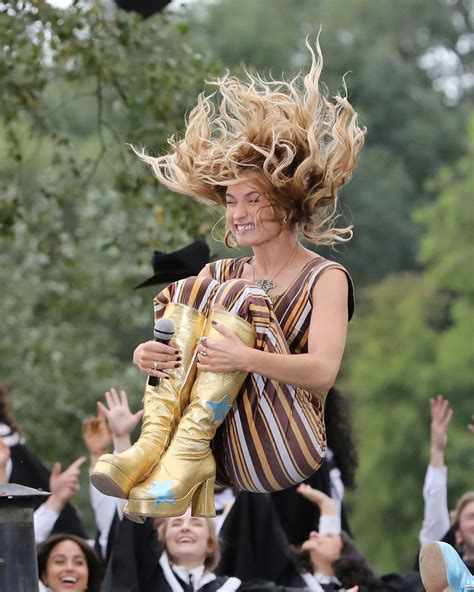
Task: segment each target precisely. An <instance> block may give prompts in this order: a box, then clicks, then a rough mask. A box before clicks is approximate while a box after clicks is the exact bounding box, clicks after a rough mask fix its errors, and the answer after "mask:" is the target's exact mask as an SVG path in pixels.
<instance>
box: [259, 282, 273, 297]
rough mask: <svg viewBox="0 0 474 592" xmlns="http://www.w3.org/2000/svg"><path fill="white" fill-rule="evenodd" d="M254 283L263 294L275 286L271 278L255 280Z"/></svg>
mask: <svg viewBox="0 0 474 592" xmlns="http://www.w3.org/2000/svg"><path fill="white" fill-rule="evenodd" d="M255 283H256V284H257V286H258V287H259V288H261V289H262V290H263V291H264V292H265V294H268V292H269V291H270V290H273V288H274V287H275V286H276V284H275V283H274V282H272V280H257V281H256V282H255Z"/></svg>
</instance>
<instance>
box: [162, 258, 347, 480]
mask: <svg viewBox="0 0 474 592" xmlns="http://www.w3.org/2000/svg"><path fill="white" fill-rule="evenodd" d="M249 260H250V259H249V258H239V259H223V260H220V261H216V262H214V263H211V264H209V266H208V268H209V271H210V273H211V275H212V277H213V278H214V280H210V279H209V278H188V279H186V280H182V281H180V282H176V283H175V284H171V285H170V286H168V288H166V289H165V290H164V291H163V292H162V293H160V294H159V295H158V296H157V297H156V299H155V317H156V318H159V316H161V314H162V311H163V310H164V307H165V306H166V304H167V302H169V301H170V300H173V301H175V302H176V301H178V302H183V303H186V304H189V305H191V306H194V307H195V308H198V309H200V310H202V312H204V314H207V312H208V310H209V308H210V307H211V306H212V304H213V303H219V304H221V305H223V306H224V307H225V308H226V309H227V310H229V311H230V312H232V313H233V314H237V315H239V316H241V317H242V318H244V319H246V320H247V321H249V322H251V323H252V324H253V325H254V327H255V329H256V336H257V342H256V347H257V348H258V349H261V350H263V351H267V352H270V353H280V354H282V353H292V354H298V353H305V352H307V347H308V332H309V323H310V318H311V308H312V302H311V301H312V289H313V287H314V285H315V283H316V282H317V281H318V278H319V277H321V275H322V274H323V273H324V272H325V271H326V270H327V269H333V268H340V269H343V270H344V268H342V267H341V266H340V265H339V264H337V263H333V262H330V261H327V260H326V259H323V258H322V257H316V258H314V259H312V260H311V261H309V262H308V263H307V264H306V265H305V266H304V267H303V269H302V270H301V272H300V274H299V276H298V277H297V278H296V279H295V281H294V282H293V284H292V285H291V286H290V287H289V288H288V289H287V290H286V291H285V292H284V293H283V294H281V295H280V296H279V297H278V298H277V299H275V297H273V298H272V299H271V298H270V296H268V295H266V294H265V293H264V292H263V291H262V290H261V289H260V288H258V287H257V286H255V285H254V284H252V283H251V282H248V281H246V280H240V279H239V278H240V275H241V273H242V270H243V267H244V265H245V263H246V262H248V261H249ZM344 271H345V270H344ZM346 274H347V272H346ZM348 281H349V285H350V294H349V302H348V306H349V317H350V316H351V315H352V311H353V295H352V294H353V291H352V282H351V280H350V278H349V276H348ZM272 300H273V301H274V302H272ZM325 395H326V393H313V394H312V393H310V392H309V391H306V390H304V389H302V388H299V387H294V386H291V385H286V384H282V383H278V382H276V381H274V380H270V379H268V378H266V377H264V376H261V375H259V374H255V373H251V374H249V375H248V377H247V379H246V381H245V383H244V385H243V387H242V389H241V392H240V394H239V396H238V397H237V400H236V402H235V403H234V406H233V407H232V409H231V410H230V412H229V413H228V415H227V417H226V419H225V421H224V423H223V424H222V425H221V427H220V428H219V429H218V431H217V434H216V436H215V438H214V441H213V451H214V455H215V458H216V462H217V467H218V469H217V470H218V474H217V478H218V481H219V482H221V483H223V484H230V485H232V486H234V487H236V488H237V489H242V490H246V491H254V492H269V491H278V490H280V489H285V488H287V487H290V486H292V485H294V484H296V483H300V482H301V481H303V480H304V479H306V478H307V477H309V476H310V475H311V474H312V473H314V471H316V470H317V468H318V467H319V465H320V464H321V462H322V459H323V457H324V453H325V448H326V434H325V426H324V398H325Z"/></svg>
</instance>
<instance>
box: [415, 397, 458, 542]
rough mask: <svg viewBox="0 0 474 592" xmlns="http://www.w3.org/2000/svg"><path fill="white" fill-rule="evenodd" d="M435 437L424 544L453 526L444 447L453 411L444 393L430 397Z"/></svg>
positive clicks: (425, 489) (426, 487) (427, 483)
mask: <svg viewBox="0 0 474 592" xmlns="http://www.w3.org/2000/svg"><path fill="white" fill-rule="evenodd" d="M430 407H431V440H430V462H429V465H428V468H427V471H426V477H425V483H424V486H423V499H424V504H425V509H424V517H423V524H422V527H421V530H420V534H419V540H420V545H421V546H422V547H423V546H424V545H426V544H427V543H429V542H431V541H435V540H441V539H442V538H443V536H444V535H445V534H446V532H447V531H448V530H449V526H450V521H449V511H448V492H447V489H448V470H447V468H446V466H445V464H444V449H445V448H446V444H447V442H448V426H449V422H450V421H451V417H452V415H453V411H452V409H451V408H450V407H449V402H448V400H447V399H444V398H443V397H442V396H441V395H438V396H437V397H436V399H431V400H430Z"/></svg>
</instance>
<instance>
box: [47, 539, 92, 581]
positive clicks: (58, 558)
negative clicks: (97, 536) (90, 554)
mask: <svg viewBox="0 0 474 592" xmlns="http://www.w3.org/2000/svg"><path fill="white" fill-rule="evenodd" d="M42 579H43V581H44V582H45V584H46V585H47V586H48V588H50V590H52V592H84V590H87V582H88V579H89V568H88V566H87V560H86V557H85V555H84V553H83V552H82V549H81V548H80V547H79V545H78V544H77V543H76V542H74V541H71V540H68V539H66V540H64V541H61V542H60V543H58V544H57V545H56V546H55V547H53V549H52V550H51V552H50V554H49V557H48V561H47V563H46V570H45V572H44V574H43V578H42Z"/></svg>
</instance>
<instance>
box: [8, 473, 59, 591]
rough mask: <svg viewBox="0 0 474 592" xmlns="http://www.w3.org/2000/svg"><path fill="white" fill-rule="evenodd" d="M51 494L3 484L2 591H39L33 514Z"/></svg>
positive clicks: (21, 486) (12, 484)
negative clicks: (37, 502)
mask: <svg viewBox="0 0 474 592" xmlns="http://www.w3.org/2000/svg"><path fill="white" fill-rule="evenodd" d="M48 495H49V493H46V492H44V491H38V490H37V489H32V488H31V487H24V486H23V485H16V484H14V483H6V484H5V485H0V592H38V589H39V586H38V562H37V559H36V546H35V534H34V528H33V512H34V507H35V502H36V501H37V499H38V498H39V497H44V496H48Z"/></svg>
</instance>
